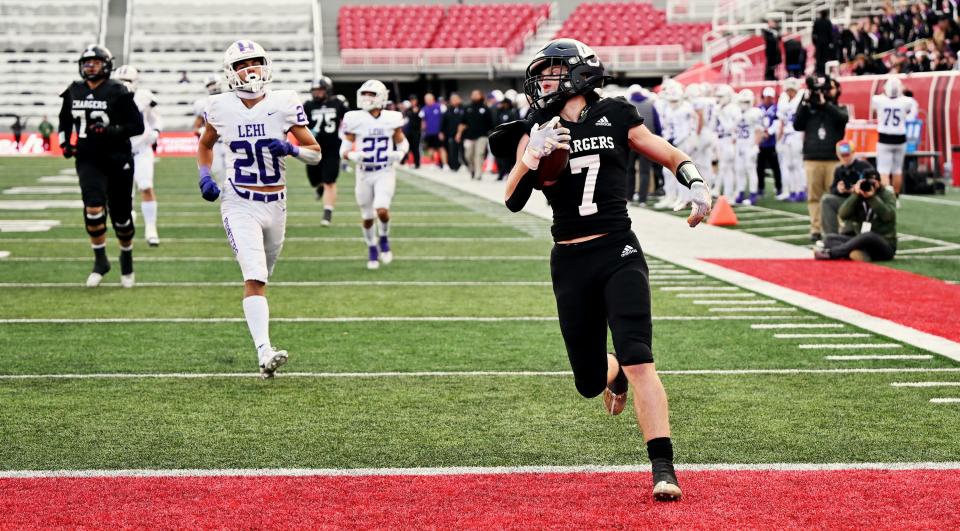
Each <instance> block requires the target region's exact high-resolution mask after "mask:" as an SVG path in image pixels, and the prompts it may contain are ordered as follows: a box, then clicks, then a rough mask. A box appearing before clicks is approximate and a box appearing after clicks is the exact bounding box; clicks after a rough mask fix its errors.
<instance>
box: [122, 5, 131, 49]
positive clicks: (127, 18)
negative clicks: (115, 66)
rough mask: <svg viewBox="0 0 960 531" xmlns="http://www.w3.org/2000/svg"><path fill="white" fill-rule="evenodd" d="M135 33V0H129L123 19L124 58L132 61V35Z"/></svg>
mask: <svg viewBox="0 0 960 531" xmlns="http://www.w3.org/2000/svg"><path fill="white" fill-rule="evenodd" d="M132 33H133V0H127V10H126V12H125V13H124V20H123V60H124V62H127V63H129V62H130V36H131V34H132Z"/></svg>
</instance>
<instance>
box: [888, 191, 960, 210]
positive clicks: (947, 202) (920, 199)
mask: <svg viewBox="0 0 960 531" xmlns="http://www.w3.org/2000/svg"><path fill="white" fill-rule="evenodd" d="M900 199H904V200H906V201H907V202H910V201H917V202H920V203H931V204H934V205H947V206H955V207H960V201H950V200H949V199H937V198H935V197H921V196H917V195H907V194H901V195H900Z"/></svg>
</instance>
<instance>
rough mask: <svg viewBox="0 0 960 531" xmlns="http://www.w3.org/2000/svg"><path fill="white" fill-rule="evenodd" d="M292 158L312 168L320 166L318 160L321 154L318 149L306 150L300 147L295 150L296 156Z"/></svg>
mask: <svg viewBox="0 0 960 531" xmlns="http://www.w3.org/2000/svg"><path fill="white" fill-rule="evenodd" d="M294 157H296V158H297V159H299V160H301V161H303V162H304V163H306V164H309V165H311V166H313V165H316V164H320V158H321V157H322V154H321V153H320V150H319V149H306V148H304V147H300V148H299V149H297V154H296V155H294Z"/></svg>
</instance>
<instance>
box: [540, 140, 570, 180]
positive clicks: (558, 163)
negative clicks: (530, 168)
mask: <svg viewBox="0 0 960 531" xmlns="http://www.w3.org/2000/svg"><path fill="white" fill-rule="evenodd" d="M569 162H570V150H569V149H555V150H554V151H553V153H550V154H549V155H547V156H546V157H543V158H542V159H540V167H539V168H537V175H538V177H539V178H538V180H537V184H538V185H539V186H540V188H544V187H547V186H553V185H554V184H556V182H557V180H558V179H559V178H560V174H561V173H563V170H564V169H565V168H566V167H567V163H569Z"/></svg>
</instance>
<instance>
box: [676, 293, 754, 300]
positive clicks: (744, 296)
mask: <svg viewBox="0 0 960 531" xmlns="http://www.w3.org/2000/svg"><path fill="white" fill-rule="evenodd" d="M672 295H673V296H674V297H677V298H679V299H694V298H697V297H713V298H714V299H720V298H721V297H722V298H723V300H722V301H721V302H730V301H731V300H732V299H747V298H754V297H756V296H757V294H756V293H673V294H672Z"/></svg>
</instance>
